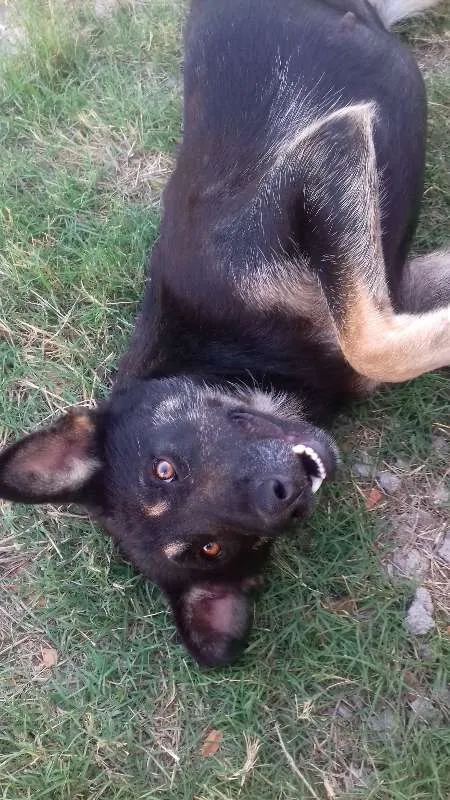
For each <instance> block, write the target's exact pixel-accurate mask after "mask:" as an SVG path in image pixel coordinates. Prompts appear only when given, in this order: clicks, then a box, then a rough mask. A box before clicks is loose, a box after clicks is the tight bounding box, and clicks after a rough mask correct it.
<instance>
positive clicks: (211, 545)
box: [201, 542, 222, 558]
mask: <svg viewBox="0 0 450 800" xmlns="http://www.w3.org/2000/svg"><path fill="white" fill-rule="evenodd" d="M201 552H202V556H204V557H205V558H217V556H220V553H221V552H222V548H221V546H220V544H219V542H208V544H205V545H204V546H203V547H202V551H201Z"/></svg>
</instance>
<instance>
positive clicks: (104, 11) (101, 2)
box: [94, 0, 118, 18]
mask: <svg viewBox="0 0 450 800" xmlns="http://www.w3.org/2000/svg"><path fill="white" fill-rule="evenodd" d="M117 5H118V3H117V0H95V2H94V11H95V13H96V15H97V17H100V18H102V17H109V16H110V15H111V14H112V13H113V11H114V9H115V8H116V6H117Z"/></svg>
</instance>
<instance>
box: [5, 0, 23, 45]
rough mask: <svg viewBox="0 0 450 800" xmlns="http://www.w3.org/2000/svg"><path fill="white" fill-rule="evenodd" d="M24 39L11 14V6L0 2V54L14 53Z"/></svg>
mask: <svg viewBox="0 0 450 800" xmlns="http://www.w3.org/2000/svg"><path fill="white" fill-rule="evenodd" d="M24 39H25V34H24V32H23V30H21V28H19V26H18V25H17V24H15V21H14V18H13V16H12V14H11V4H10V3H7V2H4V1H3V2H2V0H0V54H1V53H15V52H16V51H17V50H18V48H19V46H20V45H21V44H22V43H23V42H24Z"/></svg>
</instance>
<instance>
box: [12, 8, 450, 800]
mask: <svg viewBox="0 0 450 800" xmlns="http://www.w3.org/2000/svg"><path fill="white" fill-rule="evenodd" d="M442 9H443V10H441V11H440V12H435V13H434V14H430V15H428V16H427V18H426V19H424V20H421V21H419V22H414V23H412V24H410V25H409V26H406V27H405V28H404V29H403V30H404V34H403V35H404V36H405V37H407V38H409V40H410V42H411V43H412V44H413V45H414V46H415V47H416V48H417V49H418V51H419V53H420V55H421V56H422V55H423V54H425V56H426V65H425V67H426V73H427V83H428V88H429V92H430V101H431V105H430V117H431V118H430V149H429V156H428V164H427V186H428V187H429V188H428V189H427V193H426V197H425V203H424V214H423V220H422V223H421V226H420V230H419V232H418V236H417V247H418V249H422V250H427V249H430V248H431V247H435V246H439V245H440V244H442V243H443V242H444V241H445V237H446V235H448V231H446V226H447V220H448V202H449V187H448V183H446V180H447V177H446V176H447V175H448V148H449V145H450V139H449V133H448V129H447V127H446V113H447V112H446V109H445V106H446V105H448V103H449V101H450V78H449V76H448V75H446V74H445V71H443V70H442V68H441V66H439V68H436V70H434V69H433V64H434V62H433V61H432V60H430V58H428V52H429V51H430V52H434V50H436V49H437V51H438V53H439V56H441V55H442V47H444V46H445V45H446V43H448V33H447V38H446V37H445V30H446V29H448V25H449V22H450V6H449V4H448V2H447V3H445V4H444V5H443V7H442ZM11 13H12V14H13V15H14V14H17V19H16V21H15V22H14V23H11V24H16V25H20V26H21V27H22V29H24V30H25V31H26V43H25V45H24V47H23V48H22V47H19V49H18V50H17V52H15V53H13V54H10V55H8V56H6V55H5V56H3V57H2V65H1V69H2V103H1V111H0V113H1V118H0V121H1V126H0V157H1V162H2V174H1V176H0V214H1V217H2V225H1V226H0V237H1V246H0V276H1V286H2V292H1V295H0V368H1V374H2V386H1V392H0V421H1V427H0V438H3V439H4V440H6V438H7V437H9V436H14V435H19V434H20V433H21V432H23V431H24V430H30V429H31V428H32V427H33V426H35V425H36V424H37V423H38V422H42V421H44V420H48V419H49V418H50V417H51V416H53V415H54V414H55V413H57V412H58V411H60V410H62V409H64V408H66V407H67V406H68V405H70V404H72V403H77V402H89V401H91V400H92V398H94V397H97V398H98V397H101V396H103V395H104V394H105V393H106V392H107V389H108V384H109V382H110V379H111V374H112V371H113V370H114V367H115V365H116V364H117V360H118V357H119V355H120V353H121V352H122V351H123V348H124V346H125V342H126V339H127V337H128V335H129V332H130V329H131V325H132V320H133V314H134V311H135V308H136V303H137V301H138V299H139V297H140V294H141V290H142V283H143V264H144V254H145V251H146V250H147V248H148V247H149V246H150V245H151V243H152V241H153V240H154V238H155V236H156V234H157V230H158V223H159V205H158V197H159V192H160V189H161V186H162V184H163V182H164V180H165V176H166V174H167V170H168V168H169V164H170V154H171V153H172V152H173V150H174V147H175V144H176V141H177V139H178V137H179V135H180V134H179V130H180V92H179V78H178V75H179V65H180V59H181V51H180V29H181V19H182V8H181V6H180V3H179V2H177V0H152V2H151V3H139V2H127V3H122V5H121V6H120V7H119V8H118V9H117V10H116V11H115V13H114V14H113V15H112V16H111V17H110V18H104V19H97V18H95V17H94V15H93V12H92V8H91V7H90V5H89V4H88V3H86V4H83V3H82V2H81V0H78V1H77V2H75V0H74V1H73V2H66V3H61V4H58V3H57V2H56V0H39V2H37V0H34V2H32V1H31V0H30V2H28V3H25V2H24V3H21V4H20V5H19V6H18V7H17V8H16V7H14V8H13V9H12V10H11ZM428 46H429V49H428ZM447 46H448V44H447ZM439 65H441V61H439ZM449 387H450V382H449V378H448V374H445V373H436V374H433V375H428V376H425V377H423V378H422V379H420V380H417V381H415V382H413V383H411V384H407V385H404V386H401V387H397V388H395V389H392V390H389V391H386V392H385V393H382V394H380V395H379V396H378V397H377V398H375V399H373V400H371V401H370V402H367V403H364V404H360V406H359V407H358V408H357V409H355V410H354V412H352V416H351V417H350V418H346V419H342V420H341V421H340V424H339V426H338V427H337V429H336V435H337V437H338V439H339V441H340V443H341V444H342V446H343V451H344V460H345V462H346V466H345V467H344V469H343V475H342V482H341V483H340V484H339V485H338V486H336V487H332V488H330V489H328V490H327V493H326V494H324V499H323V502H322V505H321V506H320V507H319V508H318V510H317V513H316V514H315V515H314V517H313V518H312V519H311V521H310V522H309V523H308V525H307V526H306V527H305V528H304V529H303V530H302V531H301V532H299V536H298V540H297V541H292V540H291V541H286V542H282V543H281V544H280V546H279V548H278V551H277V555H276V559H275V563H274V564H273V566H272V568H271V570H270V574H269V576H268V586H267V590H266V592H265V593H264V596H263V597H262V598H261V600H260V603H259V607H258V609H257V614H256V620H255V630H254V634H253V636H252V640H251V646H250V648H249V650H248V653H247V654H246V656H245V658H244V659H243V660H242V662H241V663H240V664H239V665H237V666H234V667H232V668H229V669H226V670H216V671H201V670H199V669H198V668H197V666H196V665H195V664H194V663H193V662H192V661H191V660H190V659H189V658H188V657H187V655H186V653H185V652H184V651H183V650H182V649H181V647H180V646H179V645H178V644H177V643H176V642H175V641H174V633H173V626H172V623H171V620H170V618H169V616H168V614H167V613H166V609H165V606H164V604H163V602H162V600H161V597H160V594H159V592H158V590H157V589H156V588H154V587H152V586H151V585H149V584H148V583H146V582H145V581H144V580H143V579H142V578H141V577H140V576H137V575H136V574H135V573H134V572H133V571H132V569H131V568H130V567H129V566H128V565H127V564H125V563H123V561H122V560H121V559H120V558H119V557H118V556H117V554H116V553H115V552H114V550H113V548H112V546H111V544H110V542H109V541H108V540H107V539H106V538H104V537H103V535H102V534H101V532H99V531H98V530H96V529H95V527H94V526H93V525H92V524H91V523H90V522H89V520H88V519H87V518H85V517H83V516H81V515H79V514H77V512H76V510H74V509H69V510H64V509H52V508H46V509H36V508H30V507H20V508H19V507H15V508H13V507H11V506H10V505H9V504H6V503H4V504H0V526H1V529H2V540H1V543H0V589H1V593H2V604H1V607H0V637H1V638H0V700H1V702H2V706H1V717H0V718H1V724H0V796H1V797H2V798H4V800H23V799H24V798H33V800H41V798H42V800H44V799H45V800H60V799H61V800H66V799H67V800H97V798H104V800H112V799H113V798H114V800H115V799H116V798H117V800H119V798H121V799H122V798H123V800H131V798H133V800H153V798H155V800H156V799H157V798H164V800H194V798H196V800H224V798H236V797H242V798H252V799H253V800H303V798H305V800H307V799H308V800H309V798H321V799H322V798H324V799H325V800H333V798H339V799H340V800H345V798H349V800H350V798H364V800H369V798H370V800H446V798H448V794H449V792H450V764H449V757H448V753H449V746H450V728H449V726H448V711H449V709H448V703H449V697H448V692H446V686H447V682H448V672H447V671H448V668H449V664H450V638H449V630H448V628H447V627H446V625H447V622H446V620H445V615H444V613H443V612H444V611H445V608H444V606H445V598H444V599H443V596H442V595H439V598H441V600H439V599H438V601H437V602H436V610H437V625H436V628H435V629H434V631H433V632H432V633H430V634H429V635H427V637H425V639H422V640H420V639H414V638H413V637H411V636H410V635H409V634H408V632H407V630H406V629H405V626H404V615H405V608H406V606H407V604H408V602H409V599H410V597H411V595H412V593H413V591H414V584H413V583H412V582H411V581H408V580H400V581H392V580H391V578H390V577H389V575H388V574H387V573H386V571H385V570H383V569H382V566H381V562H382V561H383V559H384V558H385V557H388V551H389V549H391V548H392V547H393V543H392V540H391V537H389V536H386V530H387V529H389V525H391V524H392V521H393V520H394V523H395V521H396V520H398V514H399V513H400V512H401V513H402V514H405V513H406V514H409V515H410V516H409V517H408V519H410V520H411V519H412V515H413V514H415V513H416V512H417V513H418V512H419V511H420V512H421V513H427V514H428V515H431V516H432V519H433V520H434V523H435V526H436V528H435V529H436V530H437V531H438V534H439V535H441V533H442V531H443V529H444V527H445V525H446V524H447V523H448V521H449V514H448V510H447V509H446V507H445V502H444V503H441V504H439V503H438V504H436V503H435V502H434V500H433V491H434V488H435V486H436V485H437V484H439V483H442V482H443V481H444V479H445V476H446V474H448V455H446V451H445V449H442V447H441V446H440V447H439V448H438V447H437V446H436V443H437V440H438V439H439V441H440V442H441V445H442V440H443V438H444V437H445V436H446V434H448V410H449V401H448V398H449ZM362 457H364V458H366V457H367V458H368V460H369V461H370V463H371V464H372V465H373V469H374V471H375V470H376V469H377V466H382V465H388V466H389V468H394V469H397V471H399V472H400V473H401V475H402V480H403V490H402V492H401V498H399V497H398V496H397V497H396V496H394V495H393V496H387V497H385V498H384V501H383V503H382V504H381V505H380V507H379V508H376V509H375V510H374V511H372V512H370V513H369V512H368V511H367V510H366V508H365V503H364V497H363V495H362V494H361V492H364V491H366V489H367V488H368V487H369V486H370V485H371V482H372V478H368V479H366V481H364V480H363V479H361V480H360V479H355V477H354V475H353V473H352V472H351V470H350V467H351V465H352V463H353V462H354V461H355V460H358V459H361V458H362ZM398 458H401V462H397V461H396V459H398ZM394 533H395V531H394ZM394 538H395V536H394ZM435 543H436V542H434V544H435ZM436 563H437V567H436V569H438V567H439V564H438V562H436ZM439 569H442V564H441V566H440V567H439ZM441 577H442V576H441ZM428 580H429V585H430V586H431V588H432V589H433V585H434V584H433V581H434V573H433V574H432V575H431V577H430V576H429V579H428ZM436 596H438V595H436ZM48 651H50V653H51V654H52V653H53V654H54V651H56V653H57V659H58V661H57V664H53V666H46V662H45V653H46V652H48ZM54 656H55V654H54ZM55 657H56V656H55ZM53 660H54V658H53ZM418 698H426V701H427V703H428V705H427V706H426V709H428V711H427V712H425V711H423V712H422V713H419V714H418V713H414V711H413V707H412V704H414V702H415V701H417V699H418ZM210 729H214V730H217V731H220V732H221V733H222V734H223V738H222V741H221V745H220V748H219V749H218V751H217V753H216V754H215V755H213V756H211V757H210V758H202V757H201V755H200V746H201V743H202V741H203V739H204V737H205V735H206V733H207V731H208V730H210Z"/></svg>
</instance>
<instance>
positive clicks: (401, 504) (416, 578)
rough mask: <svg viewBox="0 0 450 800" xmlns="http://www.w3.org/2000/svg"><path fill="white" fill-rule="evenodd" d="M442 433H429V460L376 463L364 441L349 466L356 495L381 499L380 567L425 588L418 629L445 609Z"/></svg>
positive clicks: (449, 546) (448, 524)
mask: <svg viewBox="0 0 450 800" xmlns="http://www.w3.org/2000/svg"><path fill="white" fill-rule="evenodd" d="M365 433H366V434H367V431H366V432H365ZM447 434H448V432H447V431H446V429H444V428H443V429H442V431H439V434H437V435H436V436H435V437H434V438H433V447H432V454H431V456H430V462H429V463H428V462H424V463H422V464H409V463H408V462H406V461H405V460H403V459H401V458H400V459H398V460H397V461H395V462H394V463H383V464H379V463H377V462H376V456H374V460H373V461H372V462H371V456H370V453H371V451H372V448H371V447H370V446H369V447H368V448H367V449H366V450H363V451H360V452H359V453H355V455H354V464H353V466H352V468H351V472H352V476H353V480H354V481H355V482H356V483H357V486H358V489H359V491H360V492H361V494H363V495H364V496H366V495H367V493H368V492H370V491H372V490H377V491H380V492H382V493H383V499H382V502H380V503H379V504H377V507H376V508H375V509H374V513H376V514H377V515H378V518H379V520H380V525H379V527H380V529H381V532H380V535H379V542H380V544H381V545H382V546H383V548H384V549H385V550H386V551H387V555H386V556H385V557H384V558H383V560H382V566H383V568H384V569H385V570H386V572H387V573H388V574H389V575H390V576H391V577H392V579H393V580H401V579H405V578H406V579H410V580H411V581H413V582H414V583H415V584H416V586H417V585H419V586H420V587H423V589H424V590H425V591H426V593H427V597H428V598H429V600H427V603H426V604H425V605H423V604H422V606H423V609H424V610H423V614H422V617H421V618H423V619H422V621H423V626H422V625H421V622H420V620H418V621H417V625H416V628H417V630H416V632H417V633H419V632H420V631H419V628H422V627H423V633H425V631H426V630H430V629H431V627H433V620H435V621H438V619H439V618H445V617H446V615H448V614H449V611H450V609H449V601H448V598H449V596H450V566H449V565H450V536H449V534H448V531H449V530H450V506H449V492H448V483H449V475H450V470H449V469H448V466H447V464H448V453H449V452H450V441H449V437H448V435H447ZM367 444H369V442H367ZM375 452H376V450H375ZM425 606H426V607H425ZM418 607H419V604H417V606H415V607H414V609H413V611H412V615H413V616H414V615H415V610H416V611H417V610H418ZM419 610H420V609H419ZM419 616H420V614H419ZM425 617H426V618H427V619H426V620H425ZM425 623H427V624H425ZM413 627H414V626H413ZM410 629H411V631H412V628H410Z"/></svg>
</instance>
